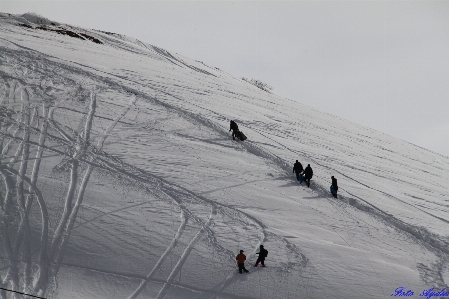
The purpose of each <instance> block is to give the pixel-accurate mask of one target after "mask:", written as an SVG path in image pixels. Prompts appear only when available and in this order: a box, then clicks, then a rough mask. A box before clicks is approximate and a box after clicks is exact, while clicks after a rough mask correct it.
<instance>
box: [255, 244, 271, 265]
mask: <svg viewBox="0 0 449 299" xmlns="http://www.w3.org/2000/svg"><path fill="white" fill-rule="evenodd" d="M256 254H258V255H259V258H257V261H256V264H255V265H254V267H257V266H258V265H259V263H261V264H262V267H265V258H266V257H267V255H268V250H266V249H265V248H263V245H260V250H259V252H258V253H256Z"/></svg>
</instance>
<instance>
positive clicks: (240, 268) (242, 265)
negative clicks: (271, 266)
mask: <svg viewBox="0 0 449 299" xmlns="http://www.w3.org/2000/svg"><path fill="white" fill-rule="evenodd" d="M237 265H238V266H239V273H240V274H242V270H243V271H245V272H246V273H248V272H249V271H248V270H246V268H245V264H237Z"/></svg>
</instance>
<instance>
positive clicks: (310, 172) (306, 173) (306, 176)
mask: <svg viewBox="0 0 449 299" xmlns="http://www.w3.org/2000/svg"><path fill="white" fill-rule="evenodd" d="M312 176H313V170H312V167H310V164H307V167H306V169H304V179H305V181H306V184H307V187H310V179H311V178H312Z"/></svg>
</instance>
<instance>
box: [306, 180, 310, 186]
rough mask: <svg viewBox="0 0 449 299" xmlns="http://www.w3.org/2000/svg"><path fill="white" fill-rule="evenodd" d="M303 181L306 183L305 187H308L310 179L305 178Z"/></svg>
mask: <svg viewBox="0 0 449 299" xmlns="http://www.w3.org/2000/svg"><path fill="white" fill-rule="evenodd" d="M305 181H306V184H307V187H310V178H306V179H305Z"/></svg>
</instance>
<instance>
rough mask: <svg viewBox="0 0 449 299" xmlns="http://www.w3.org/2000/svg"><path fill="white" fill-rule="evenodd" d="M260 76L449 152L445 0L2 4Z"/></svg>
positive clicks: (448, 14) (310, 101)
mask: <svg viewBox="0 0 449 299" xmlns="http://www.w3.org/2000/svg"><path fill="white" fill-rule="evenodd" d="M0 11H1V12H8V13H14V14H21V13H25V12H34V13H37V14H40V15H42V16H45V17H47V18H49V19H51V20H54V21H58V22H61V23H68V24H71V25H76V26H81V27H87V28H92V29H99V30H105V31H110V32H115V33H121V34H126V35H129V36H131V37H135V38H137V39H140V40H142V41H144V42H147V43H150V44H152V45H155V46H158V47H162V48H165V49H167V50H169V51H174V52H177V53H179V54H182V55H184V56H187V57H189V58H193V59H196V60H200V61H203V62H204V63H206V64H207V65H209V66H213V67H218V68H220V69H222V70H224V71H226V72H228V73H231V74H233V75H235V76H242V77H249V78H255V79H259V80H262V81H263V82H265V83H267V84H269V85H271V86H272V87H274V90H273V91H274V93H276V94H278V95H281V96H284V97H286V98H289V99H291V100H295V101H298V102H301V103H304V104H306V105H309V106H312V107H315V108H317V109H318V110H321V111H323V112H328V113H331V114H334V115H337V116H340V117H342V118H345V119H348V120H350V121H353V122H355V123H359V124H362V125H365V126H368V127H371V128H374V129H377V130H379V131H381V132H384V133H387V134H389V135H392V136H395V137H399V138H401V139H403V140H406V141H409V142H411V143H414V144H416V145H419V146H421V147H424V148H427V149H429V150H432V151H434V152H438V153H440V154H443V155H445V156H449V1H413V2H410V1H17V0H15V1H5V0H0Z"/></svg>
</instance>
